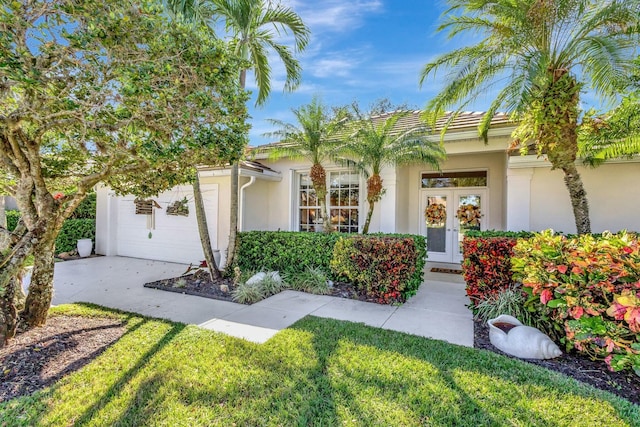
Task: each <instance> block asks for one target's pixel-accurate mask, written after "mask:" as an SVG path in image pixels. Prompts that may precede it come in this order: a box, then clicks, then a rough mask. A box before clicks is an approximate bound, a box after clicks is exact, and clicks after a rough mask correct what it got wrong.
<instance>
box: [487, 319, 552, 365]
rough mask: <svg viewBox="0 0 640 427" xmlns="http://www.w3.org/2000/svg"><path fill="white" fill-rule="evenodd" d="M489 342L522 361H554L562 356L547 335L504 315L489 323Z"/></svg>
mask: <svg viewBox="0 0 640 427" xmlns="http://www.w3.org/2000/svg"><path fill="white" fill-rule="evenodd" d="M487 323H488V324H489V340H490V341H491V344H493V345H494V346H495V347H496V348H498V349H499V350H501V351H503V352H505V353H507V354H510V355H511V356H515V357H519V358H521V359H553V358H554V357H558V356H560V355H561V354H562V351H560V348H558V346H557V345H556V343H554V342H553V341H551V338H549V337H548V336H547V335H545V334H543V333H542V332H540V330H538V329H536V328H532V327H531V326H524V325H523V324H522V323H521V322H520V321H519V320H518V319H516V318H515V317H513V316H509V315H507V314H502V315H500V316H498V317H496V318H495V319H491V320H489V321H488V322H487Z"/></svg>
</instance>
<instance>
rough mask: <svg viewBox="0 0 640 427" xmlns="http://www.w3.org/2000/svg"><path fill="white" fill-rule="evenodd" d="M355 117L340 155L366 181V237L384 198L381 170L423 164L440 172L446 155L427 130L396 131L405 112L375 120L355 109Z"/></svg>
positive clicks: (422, 128)
mask: <svg viewBox="0 0 640 427" xmlns="http://www.w3.org/2000/svg"><path fill="white" fill-rule="evenodd" d="M355 113H356V114H355V115H356V118H357V119H356V120H355V121H354V122H353V123H352V124H351V125H353V126H354V128H355V130H354V131H353V132H352V133H351V134H350V135H349V137H348V139H347V140H346V142H345V145H344V146H343V147H342V148H341V149H340V153H341V154H342V155H343V156H344V158H345V161H346V163H348V164H350V165H352V166H354V167H355V168H356V170H358V172H360V173H361V174H362V175H364V176H365V177H366V178H367V202H368V203H369V210H368V212H367V219H366V221H365V223H364V228H363V229H362V233H363V234H367V233H368V232H369V225H370V223H371V216H372V215H373V209H374V207H375V204H376V202H378V201H379V200H380V199H381V198H382V196H383V194H384V187H383V183H382V178H381V177H380V172H381V171H382V168H383V167H384V166H402V165H407V164H412V163H426V164H429V165H431V166H433V167H434V168H435V169H440V162H441V161H442V160H444V159H445V157H446V153H445V151H444V147H443V146H442V145H440V144H437V143H434V142H433V141H432V140H431V139H429V138H428V129H427V128H426V127H412V128H410V129H407V130H403V129H399V128H400V126H398V127H396V124H398V121H399V120H400V119H401V118H402V117H404V116H406V115H407V114H408V113H406V112H404V113H398V112H396V113H388V114H385V115H382V116H377V117H375V118H371V117H369V118H364V117H362V115H361V114H360V112H359V111H358V110H357V109H355ZM385 116H386V117H385Z"/></svg>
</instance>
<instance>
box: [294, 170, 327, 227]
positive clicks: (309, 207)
mask: <svg viewBox="0 0 640 427" xmlns="http://www.w3.org/2000/svg"><path fill="white" fill-rule="evenodd" d="M298 203H299V205H300V208H299V218H300V219H299V223H300V224H299V225H300V227H299V229H298V230H299V231H317V230H316V228H317V227H318V225H322V220H321V219H320V216H321V215H320V204H319V203H318V197H317V196H316V190H314V189H313V185H312V184H311V178H310V177H309V174H302V175H300V190H299V197H298Z"/></svg>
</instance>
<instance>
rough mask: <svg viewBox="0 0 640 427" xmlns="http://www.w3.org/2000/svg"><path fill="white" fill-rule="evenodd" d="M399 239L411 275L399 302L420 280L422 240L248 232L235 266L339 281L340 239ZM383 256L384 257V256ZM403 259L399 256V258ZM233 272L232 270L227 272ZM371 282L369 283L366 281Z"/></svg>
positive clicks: (423, 259) (399, 236) (240, 241)
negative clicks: (319, 274)
mask: <svg viewBox="0 0 640 427" xmlns="http://www.w3.org/2000/svg"><path fill="white" fill-rule="evenodd" d="M341 238H343V239H346V240H350V239H353V238H361V239H365V240H368V239H374V240H376V239H377V240H379V239H396V240H397V239H400V240H402V241H405V242H407V245H408V246H410V247H412V248H413V249H411V252H412V254H413V255H411V260H412V261H411V262H412V270H411V274H407V277H406V278H405V279H403V280H404V282H403V284H402V291H401V298H400V299H401V300H405V299H406V298H408V297H410V296H412V295H414V294H415V293H416V291H417V290H418V288H419V287H420V284H421V283H422V280H423V270H424V265H425V262H426V257H427V249H426V242H425V239H424V237H422V236H417V235H405V234H370V235H367V236H362V235H353V234H344V233H305V232H295V231H247V232H241V233H238V246H237V250H238V252H237V254H236V264H235V266H234V267H239V268H240V270H241V271H256V270H258V271H260V270H262V271H279V272H280V273H283V274H285V275H299V274H304V273H306V272H307V271H309V269H320V270H322V271H323V272H324V273H325V274H326V275H327V277H328V278H330V279H332V280H338V279H339V277H338V274H337V273H335V272H334V271H332V267H331V260H332V259H333V257H334V246H335V245H336V242H338V240H339V239H341ZM385 256H386V255H385ZM398 256H399V257H403V256H404V255H403V254H402V253H399V254H398ZM227 271H229V272H232V271H233V268H230V269H227ZM367 280H372V279H367Z"/></svg>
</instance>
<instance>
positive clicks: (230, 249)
mask: <svg viewBox="0 0 640 427" xmlns="http://www.w3.org/2000/svg"><path fill="white" fill-rule="evenodd" d="M239 175H240V173H239V166H238V162H236V163H234V164H233V166H231V201H230V203H231V213H230V217H229V246H227V261H226V263H225V269H227V268H233V267H232V265H233V263H234V262H235V256H236V241H237V240H238V178H239ZM228 271H231V270H228Z"/></svg>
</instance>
